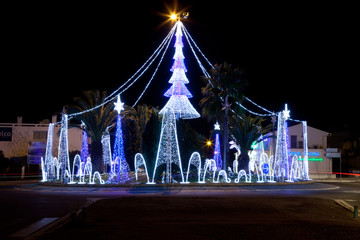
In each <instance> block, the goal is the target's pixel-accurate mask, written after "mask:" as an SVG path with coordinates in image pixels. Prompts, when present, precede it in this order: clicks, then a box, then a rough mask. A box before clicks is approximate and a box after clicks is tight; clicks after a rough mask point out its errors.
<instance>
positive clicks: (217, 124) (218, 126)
mask: <svg viewBox="0 0 360 240" xmlns="http://www.w3.org/2000/svg"><path fill="white" fill-rule="evenodd" d="M214 130H220V124H219V122H218V121H216V123H215V124H214Z"/></svg>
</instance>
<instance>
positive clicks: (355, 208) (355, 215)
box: [354, 206, 359, 218]
mask: <svg viewBox="0 0 360 240" xmlns="http://www.w3.org/2000/svg"><path fill="white" fill-rule="evenodd" d="M358 214H359V206H354V218H358Z"/></svg>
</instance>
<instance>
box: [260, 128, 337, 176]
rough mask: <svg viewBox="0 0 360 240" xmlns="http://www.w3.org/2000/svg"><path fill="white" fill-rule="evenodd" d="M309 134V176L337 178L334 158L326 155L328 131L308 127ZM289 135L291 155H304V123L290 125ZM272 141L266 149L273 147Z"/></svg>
mask: <svg viewBox="0 0 360 240" xmlns="http://www.w3.org/2000/svg"><path fill="white" fill-rule="evenodd" d="M307 134H308V160H309V177H310V178H311V179H319V178H335V177H336V175H335V174H332V160H331V159H330V158H327V157H326V156H325V149H326V148H327V137H328V136H329V133H328V132H325V131H322V130H320V129H317V128H313V127H310V126H308V127H307ZM288 136H289V148H290V149H289V155H290V156H293V155H298V156H301V157H302V158H303V156H304V154H303V153H304V145H303V144H304V136H303V125H302V124H301V123H300V124H297V125H293V126H291V127H288ZM271 144H272V141H268V142H267V143H266V144H265V149H266V150H268V151H269V150H270V149H271V147H270V146H271Z"/></svg>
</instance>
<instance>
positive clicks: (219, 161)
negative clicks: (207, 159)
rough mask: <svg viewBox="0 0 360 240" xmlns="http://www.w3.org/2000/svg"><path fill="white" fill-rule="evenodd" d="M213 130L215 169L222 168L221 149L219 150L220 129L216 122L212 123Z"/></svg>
mask: <svg viewBox="0 0 360 240" xmlns="http://www.w3.org/2000/svg"><path fill="white" fill-rule="evenodd" d="M214 130H215V132H216V134H215V150H214V156H213V159H214V160H215V163H216V167H217V170H221V169H222V159H221V150H220V139H219V138H220V137H219V132H218V131H220V125H219V123H218V122H216V124H215V125H214Z"/></svg>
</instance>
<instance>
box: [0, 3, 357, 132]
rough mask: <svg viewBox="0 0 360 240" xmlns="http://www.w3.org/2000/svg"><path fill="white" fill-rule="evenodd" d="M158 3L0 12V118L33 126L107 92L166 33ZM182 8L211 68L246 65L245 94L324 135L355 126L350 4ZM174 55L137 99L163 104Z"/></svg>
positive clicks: (194, 84)
mask: <svg viewBox="0 0 360 240" xmlns="http://www.w3.org/2000/svg"><path fill="white" fill-rule="evenodd" d="M121 3H122V2H121ZM166 6H168V7H170V8H173V6H174V4H173V1H131V2H129V3H126V4H124V5H120V4H117V5H110V4H103V5H98V4H95V5H92V4H88V3H87V4H82V5H80V4H77V5H75V4H71V5H66V4H60V3H53V2H52V3H51V4H49V5H48V4H45V5H44V4H41V5H40V4H39V5H35V3H33V2H32V3H27V4H26V5H25V4H24V5H23V4H19V3H18V4H14V5H12V6H7V7H6V8H4V9H3V11H4V12H6V13H7V14H6V17H5V20H4V21H3V24H2V25H3V27H4V28H3V29H2V34H1V35H2V41H3V43H2V51H1V52H2V54H1V58H2V69H3V70H2V74H1V75H2V77H1V79H2V80H1V83H2V84H1V94H0V113H1V115H0V122H3V123H4V122H15V121H16V116H20V115H21V116H23V121H24V122H28V123H34V122H38V121H41V120H42V119H44V118H51V115H52V114H54V113H57V112H60V111H61V110H62V106H64V105H68V104H71V103H72V98H73V97H76V96H81V93H82V91H83V90H88V89H100V90H107V91H108V92H109V93H110V92H112V91H113V90H115V89H116V88H117V87H118V86H120V85H121V84H122V83H123V82H125V81H126V80H127V79H128V78H129V77H130V76H131V75H132V74H133V73H134V72H135V71H136V70H137V69H138V68H139V67H140V66H141V65H142V64H143V63H144V62H145V61H146V60H147V58H148V57H149V56H150V54H151V53H152V52H153V51H154V50H155V49H156V48H157V46H158V45H159V44H160V42H161V41H162V40H163V38H164V37H165V36H166V35H167V33H168V32H169V31H170V29H171V26H172V25H171V23H170V22H168V23H166V24H163V23H164V22H165V21H166V20H167V18H166V17H165V16H163V15H161V13H164V14H167V13H168V10H167V7H166ZM183 8H186V10H187V11H189V12H190V16H189V19H188V21H184V25H185V27H186V28H187V29H188V31H189V32H190V34H191V35H192V37H193V38H194V40H195V41H196V42H197V44H198V46H199V47H200V48H201V49H202V51H203V52H204V53H205V55H206V56H207V57H208V58H209V60H210V61H211V62H212V63H213V64H214V63H222V62H224V61H227V62H228V63H232V64H233V65H236V66H239V67H245V69H246V76H247V79H248V81H249V84H250V86H249V87H248V88H247V90H246V92H245V95H246V96H248V97H249V98H250V99H252V100H254V101H255V102H257V103H259V104H260V105H262V106H264V107H266V108H268V109H270V110H273V111H279V110H281V109H283V107H284V104H285V103H288V105H289V108H290V111H291V112H290V115H291V117H292V118H295V119H300V120H307V121H308V125H309V126H313V127H316V128H319V129H322V130H325V131H330V132H331V131H337V130H343V129H346V128H357V129H358V128H359V125H360V124H359V120H357V119H356V117H357V116H358V115H359V113H358V110H359V103H360V101H359V97H358V95H359V86H358V85H359V84H358V83H357V81H358V79H359V77H358V76H359V74H358V73H355V69H356V68H358V66H357V65H356V67H355V60H356V59H357V58H358V56H359V54H358V53H359V52H358V42H359V38H358V36H357V32H358V26H356V24H355V14H354V12H353V11H354V9H355V7H354V6H350V5H349V6H347V5H345V4H343V5H341V6H339V5H335V3H334V5H332V4H331V3H329V2H327V3H326V4H314V3H311V4H306V3H303V2H301V3H300V2H291V3H289V2H287V3H286V4H283V3H282V4H274V3H267V4H263V3H261V4H260V3H259V2H256V3H255V4H254V5H247V4H243V3H241V2H238V1H226V0H222V1H217V2H211V1H203V0H200V1H195V0H193V1H180V0H179V1H178V3H177V10H181V9H183ZM183 40H184V42H185V39H183ZM355 43H356V44H355ZM172 45H173V44H171V46H172ZM173 54H174V49H173V48H172V47H170V48H169V51H168V53H167V54H166V55H165V58H164V61H163V63H162V65H161V67H160V68H159V72H158V74H157V75H156V76H155V78H154V80H153V83H152V84H151V85H150V87H149V89H148V91H147V92H146V94H145V96H144V98H143V99H142V101H141V103H148V104H151V105H154V106H160V107H162V106H163V105H164V104H165V103H166V101H167V100H168V99H167V98H165V97H163V95H162V94H163V93H164V92H165V91H166V90H167V89H168V88H169V87H170V84H169V83H168V80H169V78H170V76H171V72H170V71H169V69H170V68H171V65H172V63H173V60H172V56H173ZM184 54H185V57H186V59H185V64H186V66H187V68H188V73H187V76H188V78H189V81H190V83H189V84H188V85H187V87H188V89H189V90H190V92H192V94H193V95H194V98H192V99H191V103H192V104H193V105H194V106H195V108H196V109H197V110H198V111H200V107H199V105H198V102H199V99H200V98H201V93H200V88H201V87H202V86H203V83H202V81H201V80H200V76H201V75H202V73H201V71H200V69H199V67H198V66H197V64H196V61H195V58H194V57H193V56H192V54H191V51H190V48H189V47H188V44H187V42H185V43H184ZM207 67H208V66H207ZM149 70H150V71H149V74H146V75H145V76H144V77H143V78H141V79H140V80H139V82H138V83H137V84H135V85H134V87H133V88H131V90H129V91H127V92H126V93H124V94H123V95H122V100H123V101H124V102H125V104H128V105H132V104H133V102H134V101H135V99H136V97H137V96H138V95H139V94H140V93H141V91H142V89H143V88H144V87H145V85H146V83H147V82H148V80H149V78H150V76H151V74H152V72H153V70H154V69H153V68H152V69H149ZM249 106H250V105H249ZM251 109H252V110H254V111H260V110H259V109H256V108H251ZM260 112H261V111H260ZM190 121H192V120H190Z"/></svg>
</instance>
